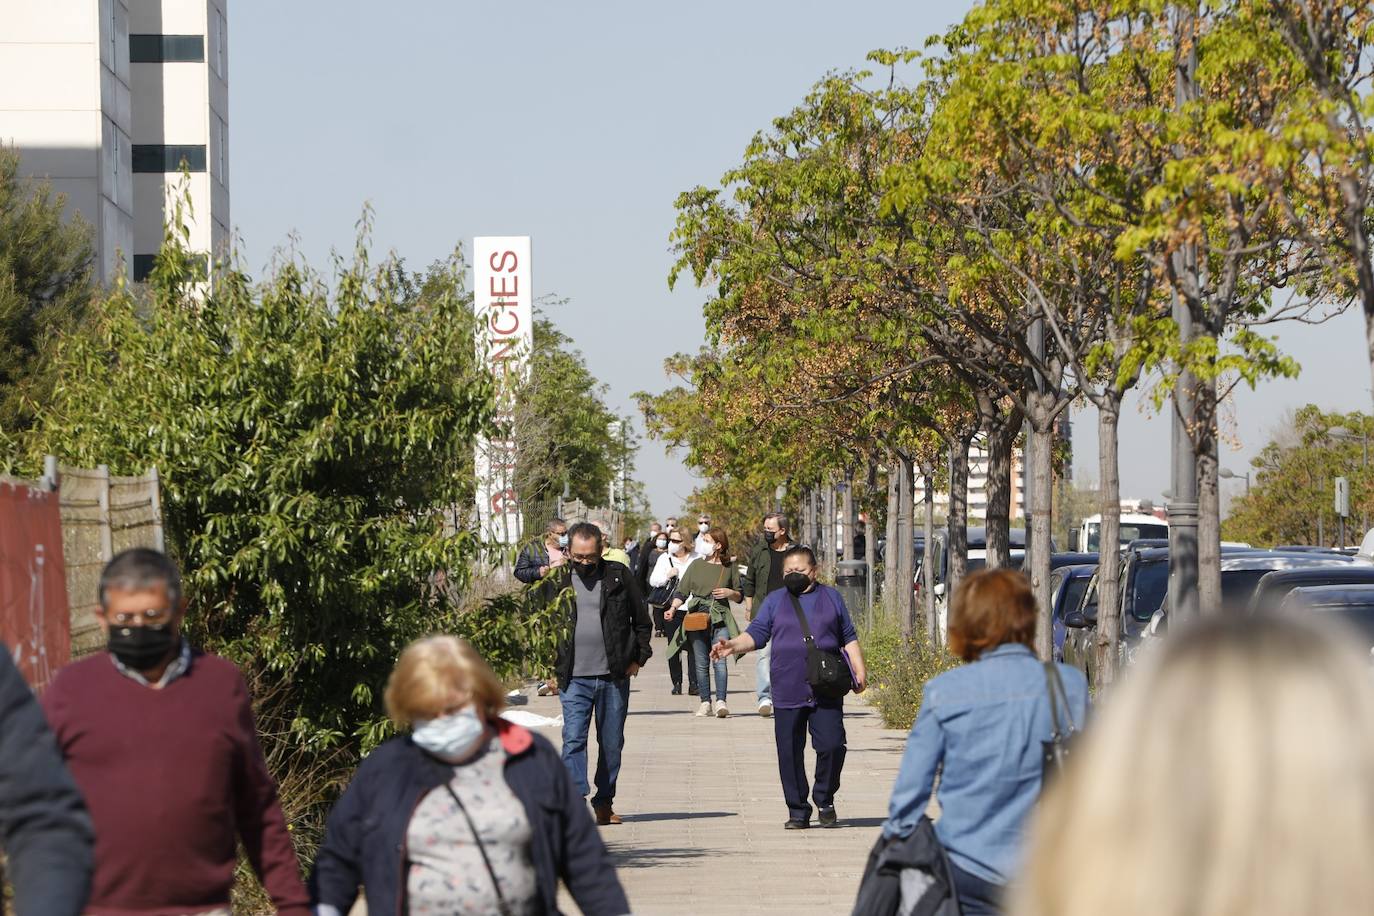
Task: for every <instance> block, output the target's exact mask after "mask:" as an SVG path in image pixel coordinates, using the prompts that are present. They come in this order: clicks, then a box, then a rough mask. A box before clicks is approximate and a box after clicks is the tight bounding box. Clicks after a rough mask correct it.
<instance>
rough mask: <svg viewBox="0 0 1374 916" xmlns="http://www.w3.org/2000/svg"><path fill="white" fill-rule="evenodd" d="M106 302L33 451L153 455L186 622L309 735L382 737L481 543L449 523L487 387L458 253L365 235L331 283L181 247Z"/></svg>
mask: <svg viewBox="0 0 1374 916" xmlns="http://www.w3.org/2000/svg"><path fill="white" fill-rule="evenodd" d="M92 318H93V324H94V328H93V333H92V334H91V335H90V336H89V337H87V336H84V335H83V336H76V337H71V338H68V339H67V340H66V341H65V342H64V344H63V345H62V346H61V347H60V349H59V352H58V354H57V357H56V358H57V366H58V370H59V379H58V382H57V384H56V385H55V388H54V392H53V398H52V400H51V402H50V403H49V404H47V405H46V406H45V407H44V408H43V410H42V411H41V412H40V417H39V425H38V427H37V428H36V429H35V431H34V434H33V435H32V436H31V437H30V441H29V442H28V454H29V457H30V460H31V461H34V462H36V461H37V460H38V458H39V456H41V455H42V454H44V453H45V452H49V453H52V454H55V455H58V456H59V457H60V458H62V459H63V460H65V461H67V462H70V463H72V464H76V465H84V466H93V465H96V464H108V465H109V466H110V468H111V471H112V472H114V473H116V474H125V473H136V472H141V471H142V470H143V469H145V468H147V467H148V466H149V465H157V466H158V468H159V469H160V470H161V472H162V480H163V482H164V494H163V506H164V515H165V522H166V530H167V534H168V539H169V547H170V548H171V550H172V551H173V553H174V554H175V555H176V556H177V558H178V560H179V561H180V562H181V564H182V566H183V568H184V570H185V572H186V577H187V585H188V589H187V591H188V594H189V597H190V601H191V604H190V609H189V613H188V617H187V622H188V623H187V626H188V630H189V631H190V633H191V635H192V637H193V639H195V640H196V641H197V642H199V643H201V644H202V645H204V646H206V647H207V648H208V649H211V650H212V651H215V652H218V653H220V654H223V655H226V656H228V657H230V658H232V659H234V660H235V661H236V662H238V663H239V664H240V665H241V666H242V667H243V668H244V669H245V670H246V671H248V672H249V673H250V675H252V674H253V673H254V672H259V671H260V672H262V674H263V675H264V676H265V681H266V682H271V683H287V682H289V684H290V685H291V686H290V690H289V691H287V692H286V693H285V694H284V695H283V700H284V701H286V702H288V703H289V704H290V706H291V709H292V720H291V723H292V724H291V730H292V731H293V732H294V735H295V738H296V740H298V741H304V742H305V743H309V744H315V745H319V746H327V745H332V744H337V743H340V742H345V741H350V739H355V738H356V739H361V745H362V746H364V747H365V746H368V745H370V744H372V743H375V742H376V741H377V740H379V739H380V738H382V737H384V736H385V734H386V733H387V728H386V725H385V723H384V719H383V717H382V713H381V708H380V702H379V696H380V688H381V686H382V685H383V684H384V683H385V679H386V677H387V675H388V673H389V671H390V669H391V666H392V664H393V662H394V661H395V659H396V657H397V655H398V653H399V652H400V650H401V648H402V647H404V646H405V644H406V643H407V642H409V641H410V640H412V639H414V638H416V637H419V636H422V635H425V634H426V633H429V632H432V631H435V630H440V629H444V624H445V623H446V621H448V620H449V619H450V618H451V609H450V604H449V602H448V601H446V600H445V598H444V594H445V593H447V592H452V591H457V592H461V591H462V589H463V587H464V585H465V584H466V583H467V581H468V578H469V576H470V569H471V567H472V565H473V564H474V562H475V561H476V560H477V559H478V557H479V554H480V550H481V545H480V544H479V543H478V541H477V540H476V538H475V536H474V535H472V534H471V533H469V532H468V531H466V530H464V526H462V525H461V524H459V525H458V526H456V528H455V526H454V524H453V520H454V519H455V518H456V517H460V516H461V514H462V512H461V511H459V509H458V507H466V506H468V505H470V504H471V500H472V496H473V484H472V475H471V461H472V458H471V453H472V443H473V439H474V437H475V436H476V435H477V434H478V433H479V432H480V431H483V430H484V429H486V428H488V426H489V424H490V422H491V403H492V385H491V381H490V376H489V375H488V374H487V373H485V372H484V371H482V369H481V367H480V366H479V365H478V363H477V357H476V353H475V349H474V347H473V345H472V340H473V330H474V327H473V317H472V310H471V306H470V298H469V297H468V295H467V294H466V293H465V291H464V289H463V274H462V264H461V262H460V261H459V259H458V258H457V257H456V256H455V257H454V258H453V259H451V260H449V261H447V262H445V263H442V264H439V265H436V266H435V267H434V268H432V269H431V271H430V272H429V274H428V275H427V276H425V277H423V278H416V277H414V276H412V275H408V274H407V273H406V272H405V270H404V269H403V268H402V266H401V264H400V263H398V262H397V261H396V260H394V259H390V258H389V259H387V260H385V261H383V262H382V263H380V264H378V265H375V266H374V265H373V264H371V263H370V261H369V257H368V252H367V250H366V246H365V245H364V244H363V243H362V242H360V243H359V246H358V249H357V251H356V253H355V254H354V257H353V259H352V261H351V263H348V264H343V263H340V264H339V272H338V274H337V276H336V277H335V278H334V280H333V283H332V287H331V286H327V285H326V284H325V282H324V281H323V280H322V279H321V278H320V277H319V276H317V275H315V274H313V273H312V272H311V271H310V270H309V269H308V268H307V267H306V266H304V265H303V264H301V263H299V262H297V261H287V262H286V263H283V264H280V265H279V266H278V267H276V268H275V271H274V273H273V274H272V275H271V276H269V277H268V278H267V279H266V280H264V281H263V282H261V283H259V284H256V285H254V284H252V283H251V282H250V281H249V278H248V277H246V276H245V275H244V274H242V273H240V272H238V271H236V270H232V269H228V268H226V269H224V270H223V271H221V272H217V276H216V278H215V279H214V280H213V281H212V282H210V283H208V284H206V283H203V282H199V280H198V274H197V272H196V268H195V259H194V257H193V256H191V255H190V254H188V253H187V252H185V251H184V250H183V249H182V248H181V247H180V246H177V245H169V246H166V247H164V249H163V252H162V253H161V254H160V255H159V259H158V262H157V266H156V268H155V270H154V272H153V275H152V278H151V282H150V284H149V286H148V288H147V290H146V292H145V291H139V292H137V293H135V292H134V291H133V290H131V289H130V288H127V287H122V286H121V287H118V288H116V290H115V291H114V293H113V294H112V295H111V296H110V297H108V298H107V299H105V300H104V301H102V302H99V303H98V304H97V305H96V306H95V307H94V314H93V316H92ZM463 511H465V510H463ZM437 582H442V583H443V585H444V586H445V587H444V588H443V589H440V588H437V587H436V583H437Z"/></svg>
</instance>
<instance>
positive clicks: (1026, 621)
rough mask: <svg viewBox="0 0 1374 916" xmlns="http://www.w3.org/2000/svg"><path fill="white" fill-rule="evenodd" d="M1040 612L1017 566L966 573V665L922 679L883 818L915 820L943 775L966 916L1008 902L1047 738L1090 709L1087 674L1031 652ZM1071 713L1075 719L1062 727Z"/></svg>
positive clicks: (962, 607)
mask: <svg viewBox="0 0 1374 916" xmlns="http://www.w3.org/2000/svg"><path fill="white" fill-rule="evenodd" d="M1037 617H1038V614H1037V613H1036V604H1035V595H1034V593H1032V592H1031V587H1030V582H1029V581H1028V580H1027V579H1026V577H1025V576H1024V575H1022V574H1021V573H1019V572H1016V571H1014V570H1010V569H990V570H984V571H981V572H976V573H974V574H973V575H971V576H969V577H968V578H967V579H965V580H964V581H963V582H962V583H960V585H959V589H958V591H956V592H955V593H954V601H953V603H952V606H951V613H950V618H949V649H950V652H952V653H953V654H954V655H956V656H958V657H959V658H962V659H963V660H964V661H965V662H966V663H967V664H965V665H962V666H960V667H958V668H955V669H954V670H952V671H946V672H945V673H944V674H941V675H937V676H936V677H934V678H931V680H930V681H928V682H927V683H926V685H925V691H924V692H923V694H922V697H921V710H920V712H919V713H918V714H917V716H916V724H915V725H914V726H913V727H912V729H911V736H910V737H909V738H908V739H907V743H906V751H905V753H904V754H903V756H902V764H901V767H900V768H899V769H898V771H897V781H896V784H895V785H893V787H892V800H891V801H890V802H889V803H888V817H887V823H885V824H884V825H883V836H885V837H888V838H894V837H905V836H907V835H908V834H910V833H911V832H912V831H913V830H914V829H916V825H917V823H918V822H919V821H920V819H921V818H922V817H923V816H924V815H925V811H926V805H927V804H928V803H929V802H930V796H931V793H932V791H933V790H934V786H935V778H936V773H939V774H940V777H939V778H940V811H941V814H940V820H939V821H937V822H936V824H935V835H936V836H937V837H938V838H939V840H940V843H941V845H943V846H944V847H945V850H946V851H947V852H948V853H949V861H950V871H951V872H952V874H953V878H954V886H955V890H956V891H957V892H958V896H959V902H960V905H961V908H962V912H963V913H965V914H970V916H972V914H978V916H982V914H992V913H998V912H1001V906H1002V902H1001V901H1002V896H1003V893H1004V888H1005V887H1006V885H1007V884H1008V883H1009V882H1010V881H1011V879H1012V878H1013V877H1015V871H1016V865H1017V863H1018V862H1019V861H1020V858H1021V838H1022V833H1023V830H1024V827H1025V824H1026V819H1027V817H1028V816H1029V815H1030V813H1031V810H1032V809H1033V808H1034V807H1035V804H1036V802H1037V801H1038V800H1039V798H1040V789H1041V775H1042V773H1043V771H1044V753H1045V751H1044V747H1045V745H1046V744H1048V743H1049V742H1050V741H1051V740H1052V738H1053V735H1054V734H1055V732H1056V731H1059V732H1060V734H1063V730H1062V729H1063V728H1069V729H1071V728H1073V727H1078V728H1081V727H1082V726H1083V721H1084V719H1085V718H1086V716H1087V709H1088V682H1087V679H1086V678H1084V677H1083V672H1081V671H1078V670H1076V669H1074V668H1072V667H1070V666H1068V665H1064V664H1058V665H1046V664H1045V663H1043V662H1041V661H1040V659H1038V658H1036V656H1035V651H1034V649H1033V648H1032V647H1033V646H1034V645H1035V627H1036V619H1037ZM1056 695H1057V697H1058V699H1056ZM1051 704H1054V705H1053V706H1052V705H1051ZM1064 715H1067V717H1068V720H1069V722H1068V723H1066V725H1065V726H1062V727H1061V726H1058V725H1056V718H1057V716H1064ZM1123 785H1130V784H1129V783H1123Z"/></svg>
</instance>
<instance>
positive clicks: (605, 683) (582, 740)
mask: <svg viewBox="0 0 1374 916" xmlns="http://www.w3.org/2000/svg"><path fill="white" fill-rule="evenodd" d="M558 699H559V700H560V701H561V702H562V704H563V765H564V766H565V767H567V768H568V775H569V776H571V777H572V781H573V785H575V786H577V790H578V791H579V792H581V793H582V795H583V797H584V798H585V797H586V796H587V795H588V794H589V793H590V792H591V789H590V787H589V786H588V785H587V736H588V734H589V733H590V732H591V727H592V720H593V719H595V720H596V745H597V748H596V795H594V796H592V805H593V806H594V807H595V806H600V805H609V804H610V803H611V802H612V801H614V800H615V781H616V777H618V776H619V775H620V752H621V751H622V750H623V749H624V747H625V717H626V716H627V715H629V711H630V679H629V678H627V677H621V678H614V679H613V678H610V677H575V678H573V679H572V680H571V681H569V682H568V686H567V689H566V690H561V691H559V693H558Z"/></svg>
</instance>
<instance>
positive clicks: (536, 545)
mask: <svg viewBox="0 0 1374 916" xmlns="http://www.w3.org/2000/svg"><path fill="white" fill-rule="evenodd" d="M567 562H568V523H567V522H565V521H563V519H561V518H552V519H549V523H548V524H547V525H545V526H544V537H543V542H542V543H540V542H539V541H533V542H531V543H529V544H527V545H526V546H525V549H524V550H522V551H520V556H518V557H516V560H515V578H517V579H519V580H520V581H521V582H523V583H525V584H526V585H534V584H535V583H537V582H540V581H543V580H544V577H545V576H547V575H548V574H549V572H550V571H552V570H557V569H561V568H562V567H563V565H564V564H565V563H567ZM557 597H558V586H557V584H556V583H554V582H552V581H549V582H545V583H544V586H543V587H542V588H539V589H535V590H533V592H532V594H530V595H529V596H528V600H530V601H532V602H534V603H535V605H536V607H543V606H547V605H549V604H551V603H552V602H553V601H554V600H555V599H556V598H557ZM538 674H539V675H540V677H542V678H543V680H541V681H540V682H539V688H538V690H536V691H535V692H536V693H537V694H538V695H539V696H541V697H551V696H553V695H554V694H555V693H557V692H558V684H557V681H555V680H554V679H552V678H550V677H547V674H548V672H547V671H541V672H538Z"/></svg>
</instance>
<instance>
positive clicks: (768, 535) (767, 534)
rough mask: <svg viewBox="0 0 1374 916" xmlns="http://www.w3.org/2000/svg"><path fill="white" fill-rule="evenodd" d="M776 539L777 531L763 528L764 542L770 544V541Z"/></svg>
mask: <svg viewBox="0 0 1374 916" xmlns="http://www.w3.org/2000/svg"><path fill="white" fill-rule="evenodd" d="M777 539H778V532H776V531H769V530H768V529H767V528H765V529H763V540H764V541H765V542H766V543H768V544H771V543H773V542H774V541H776V540H777Z"/></svg>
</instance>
